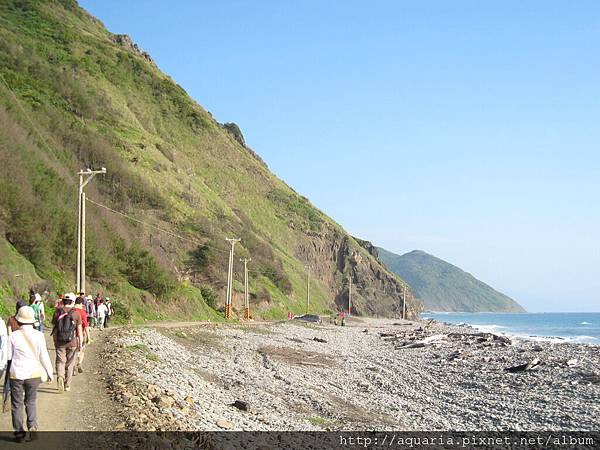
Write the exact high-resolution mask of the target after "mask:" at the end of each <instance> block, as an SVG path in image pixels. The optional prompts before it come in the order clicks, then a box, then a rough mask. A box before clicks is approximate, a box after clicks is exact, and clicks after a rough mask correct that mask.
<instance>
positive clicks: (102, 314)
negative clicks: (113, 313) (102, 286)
mask: <svg viewBox="0 0 600 450" xmlns="http://www.w3.org/2000/svg"><path fill="white" fill-rule="evenodd" d="M97 314H98V328H100V329H101V330H103V329H104V319H105V318H106V315H107V314H108V308H107V307H106V305H105V304H104V300H100V302H99V303H98V311H97Z"/></svg>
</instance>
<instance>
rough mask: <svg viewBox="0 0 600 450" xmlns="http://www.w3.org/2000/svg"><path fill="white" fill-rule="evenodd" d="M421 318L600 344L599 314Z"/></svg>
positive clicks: (431, 314) (433, 315)
mask: <svg viewBox="0 0 600 450" xmlns="http://www.w3.org/2000/svg"><path fill="white" fill-rule="evenodd" d="M421 317H422V318H424V319H427V318H433V319H435V320H437V321H439V322H447V323H453V324H461V323H465V324H468V325H472V326H473V327H475V328H477V329H479V330H481V331H484V332H489V333H494V334H505V335H511V336H516V337H521V338H525V339H533V340H548V341H552V342H578V343H588V344H597V345H600V313H458V312H457V313H454V312H448V313H439V312H437V313H434V312H426V313H423V314H422V315H421Z"/></svg>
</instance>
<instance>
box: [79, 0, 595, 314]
mask: <svg viewBox="0 0 600 450" xmlns="http://www.w3.org/2000/svg"><path fill="white" fill-rule="evenodd" d="M80 3H81V5H82V6H83V7H85V8H86V9H87V10H88V11H90V12H91V13H92V14H93V15H95V16H97V17H98V18H100V19H101V20H102V21H103V22H104V24H105V25H106V26H107V28H108V29H109V30H110V31H112V32H115V33H127V34H129V35H131V36H132V38H133V40H134V41H135V42H137V43H138V44H139V45H140V47H142V48H143V49H144V50H147V51H148V52H149V53H150V54H151V55H152V57H153V58H154V59H155V60H156V61H157V64H158V65H159V67H160V68H161V69H162V70H164V71H165V72H166V73H168V74H169V75H171V76H172V77H173V78H174V79H175V80H176V81H177V82H178V83H179V84H180V85H181V86H183V87H184V88H185V89H186V90H187V92H188V93H189V94H190V95H191V96H192V97H193V98H195V99H196V100H197V101H198V102H199V103H200V104H201V105H202V106H204V107H205V108H206V109H207V110H209V111H211V112H212V113H213V115H214V116H215V118H216V119H217V120H219V121H221V122H229V121H233V122H236V123H237V124H238V125H239V126H240V127H241V129H242V130H243V133H244V135H245V138H246V142H247V143H248V144H249V146H251V147H252V148H253V149H255V150H256V151H257V152H258V153H259V154H260V155H261V156H262V157H263V158H264V159H265V161H266V162H267V163H268V165H269V166H270V168H271V169H272V170H273V171H274V172H275V173H276V174H277V175H278V176H280V177H281V178H283V179H284V180H285V181H286V182H288V184H290V185H291V186H292V187H294V188H295V189H296V190H297V191H299V192H300V193H302V194H304V195H306V196H307V197H309V198H310V199H311V201H312V202H313V203H314V204H315V205H316V206H318V207H319V208H321V209H322V210H323V211H324V212H326V213H327V214H328V215H330V216H332V217H333V218H334V219H335V220H337V221H338V222H339V223H340V224H342V225H343V226H344V227H345V228H346V229H347V230H348V231H349V232H350V233H352V234H353V235H355V236H358V237H361V238H364V239H368V240H371V241H373V242H374V243H375V244H377V245H379V246H382V247H385V248H387V249H388V250H391V251H393V252H396V253H399V254H401V253H404V252H407V251H410V250H413V249H421V250H425V251H427V252H429V253H432V254H434V255H436V256H438V257H440V258H442V259H445V260H447V261H449V262H451V263H453V264H456V265H458V266H459V267H461V268H463V269H464V270H466V271H468V272H471V273H472V274H473V275H475V276H476V277H478V278H480V279H481V280H483V281H485V282H487V283H489V284H491V285H492V286H493V287H495V288H496V289H498V290H500V291H503V292H505V293H506V294H508V295H510V296H512V297H513V298H515V299H516V300H518V301H519V302H521V304H523V305H524V306H525V307H526V308H527V309H528V310H531V311H600V237H599V230H600V208H599V201H600V145H599V144H600V2H597V1H578V2H565V1H527V2H523V1H521V0H518V1H509V0H502V1H495V2H490V1H488V2H482V1H475V0H474V1H452V2H449V1H441V0H440V1H426V0H415V1H399V0H398V1H396V0H390V1H366V0H364V1H360V2H359V1H352V0H344V1H342V0H338V1H326V0H314V1H313V0H311V1H308V0H294V1H279V0H273V1H262V0H256V1H251V2H250V1H226V0H221V1H218V2H216V1H210V2H209V1H196V0H188V1H184V0H178V1H159V0H156V1H135V0H128V1H126V2H123V1H121V0H119V1H117V0H80Z"/></svg>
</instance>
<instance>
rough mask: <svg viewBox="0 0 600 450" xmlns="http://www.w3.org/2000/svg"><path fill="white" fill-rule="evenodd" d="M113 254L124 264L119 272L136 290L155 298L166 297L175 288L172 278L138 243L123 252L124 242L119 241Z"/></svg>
mask: <svg viewBox="0 0 600 450" xmlns="http://www.w3.org/2000/svg"><path fill="white" fill-rule="evenodd" d="M115 252H116V253H117V254H118V255H119V256H120V257H121V259H122V260H123V262H124V265H123V267H122V269H121V272H122V273H123V275H125V276H126V277H127V279H128V280H129V282H130V283H131V284H132V285H133V286H135V287H136V288H138V289H143V290H145V291H148V292H151V293H152V294H154V295H156V296H157V297H163V296H166V295H167V294H169V293H170V292H171V291H172V290H173V289H174V288H175V286H176V282H175V279H174V278H173V276H172V275H171V274H169V273H168V272H167V271H166V270H164V269H162V268H161V267H160V266H159V265H158V263H157V262H156V259H155V258H154V256H152V255H151V254H150V252H149V251H148V250H146V249H144V248H142V246H141V245H140V243H139V242H137V241H135V242H133V244H131V246H130V247H129V248H128V249H126V250H125V246H124V241H123V240H122V239H119V240H118V243H117V244H116V245H115Z"/></svg>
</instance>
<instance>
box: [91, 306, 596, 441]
mask: <svg viewBox="0 0 600 450" xmlns="http://www.w3.org/2000/svg"><path fill="white" fill-rule="evenodd" d="M104 356H105V358H106V361H107V363H106V364H105V367H104V368H103V369H102V371H101V374H100V375H101V377H102V378H103V380H104V381H105V384H106V387H107V389H108V390H109V391H110V395H111V397H112V399H113V401H114V402H116V403H118V405H119V408H118V410H119V413H118V415H119V417H118V425H117V429H122V430H188V431H192V430H193V431H222V430H246V431H247V430H252V431H261V430H277V431H290V430H294V431H302V430H313V431H314V430H409V431H432V430H485V431H504V430H516V431H530V430H587V431H589V430H597V429H599V428H600V402H599V401H598V399H599V398H600V347H599V346H594V345H590V344H572V343H550V342H534V341H527V340H523V339H511V338H508V337H504V336H497V335H493V334H490V333H481V332H479V331H477V330H475V329H473V328H471V327H468V326H456V325H448V324H444V323H440V322H435V321H434V322H425V321H421V322H404V321H399V320H391V319H390V320H388V319H385V320H384V319H367V318H352V319H350V320H348V323H347V326H345V327H341V326H333V325H331V324H328V323H323V324H314V323H305V322H301V321H296V320H294V321H288V322H279V323H260V324H236V325H226V324H200V325H194V326H185V327H177V326H175V327H169V328H160V327H156V328H153V327H152V326H149V327H143V328H123V329H119V330H115V331H114V332H113V333H112V334H111V336H110V338H109V340H108V345H107V346H106V348H105V355H104ZM507 369H511V370H510V371H509V370H507Z"/></svg>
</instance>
